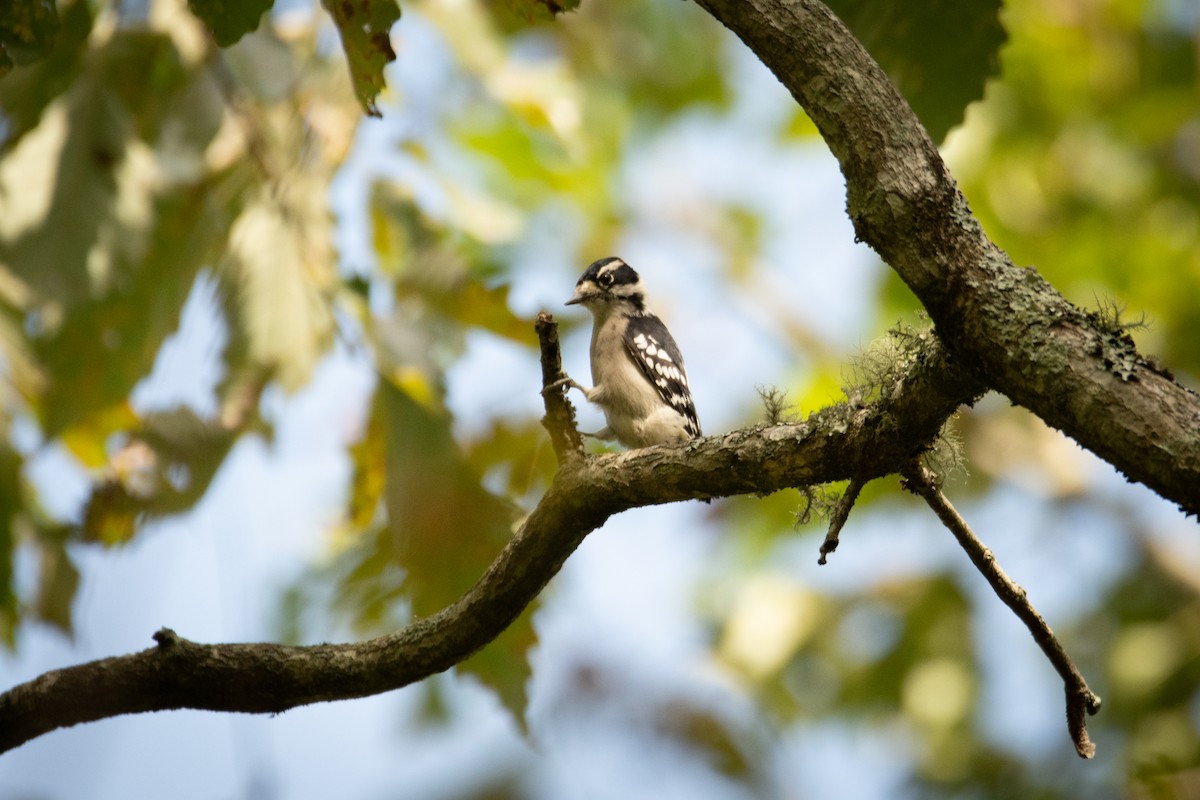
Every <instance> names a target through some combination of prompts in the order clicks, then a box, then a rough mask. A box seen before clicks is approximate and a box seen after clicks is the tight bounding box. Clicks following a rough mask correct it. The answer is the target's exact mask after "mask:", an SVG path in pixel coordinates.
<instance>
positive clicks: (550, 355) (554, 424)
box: [533, 311, 583, 464]
mask: <svg viewBox="0 0 1200 800" xmlns="http://www.w3.org/2000/svg"><path fill="white" fill-rule="evenodd" d="M533 327H534V330H535V331H537V336H538V345H539V347H540V349H541V353H542V398H543V400H544V402H545V404H546V416H545V417H543V418H542V425H543V426H544V427H545V428H546V430H547V431H549V432H550V443H551V444H552V445H554V455H555V456H557V457H558V463H559V464H566V463H568V462H572V461H575V460H578V459H580V458H582V457H583V437H582V436H581V435H580V434H579V429H578V428H577V427H576V426H575V407H574V406H573V405H571V401H570V400H568V399H567V391H566V387H565V386H564V387H563V388H562V389H551V388H550V387H551V385H552V384H554V383H555V382H556V381H558V380H559V379H561V378H562V377H564V375H565V373H564V372H563V368H562V351H561V350H560V349H559V345H558V323H557V322H555V320H554V315H553V314H550V313H547V312H545V311H542V312H541V313H539V314H538V315H537V320H535V321H534V323H533Z"/></svg>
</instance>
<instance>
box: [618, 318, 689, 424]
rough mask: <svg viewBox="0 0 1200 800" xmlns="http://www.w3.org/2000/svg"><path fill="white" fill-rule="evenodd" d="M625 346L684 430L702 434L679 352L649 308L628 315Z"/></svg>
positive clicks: (669, 334)
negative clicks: (678, 418) (682, 421)
mask: <svg viewBox="0 0 1200 800" xmlns="http://www.w3.org/2000/svg"><path fill="white" fill-rule="evenodd" d="M625 349H626V350H628V351H629V355H630V356H631V357H632V358H633V360H634V363H636V364H637V365H638V367H639V368H640V369H641V370H642V372H643V373H644V374H645V376H646V378H647V379H649V381H650V383H651V384H652V385H653V386H654V388H655V390H657V391H658V396H659V397H661V398H662V399H663V402H665V403H667V404H668V405H669V406H671V407H672V408H674V409H675V410H676V411H678V412H679V413H680V414H681V415H682V416H683V418H684V421H685V426H686V428H687V432H688V433H689V434H690V435H691V436H693V437H696V436H702V435H703V434H702V433H701V432H700V420H699V418H698V417H697V416H696V405H695V403H694V402H693V401H692V391H691V389H690V388H689V387H688V379H687V373H686V372H685V371H684V368H683V355H682V354H681V353H680V352H679V346H678V345H676V344H675V339H674V338H672V337H671V333H670V331H668V330H667V326H666V325H664V324H663V322H662V320H660V319H659V318H658V317H656V316H655V315H654V314H652V313H650V312H649V311H644V312H643V313H641V314H638V315H636V316H633V317H631V318H630V320H629V324H628V326H627V327H626V328H625Z"/></svg>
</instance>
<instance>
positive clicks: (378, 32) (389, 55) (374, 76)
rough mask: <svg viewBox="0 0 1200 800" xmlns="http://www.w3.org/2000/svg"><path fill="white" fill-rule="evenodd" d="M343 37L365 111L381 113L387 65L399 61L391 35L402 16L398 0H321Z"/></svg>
mask: <svg viewBox="0 0 1200 800" xmlns="http://www.w3.org/2000/svg"><path fill="white" fill-rule="evenodd" d="M321 5H322V6H324V7H325V10H326V11H328V12H329V14H330V16H332V17H333V21H334V24H335V25H337V29H338V33H339V34H340V35H341V37H342V49H343V50H345V51H346V60H347V61H348V62H349V64H350V80H351V82H352V83H353V84H354V93H355V94H356V95H358V101H359V102H360V103H361V104H362V107H363V110H364V111H366V112H367V113H368V114H369V115H371V116H372V117H378V116H380V113H379V106H377V105H376V103H375V100H376V98H377V97H378V96H379V93H380V92H381V91H383V87H384V78H383V68H384V67H386V66H387V65H388V64H389V63H391V62H392V61H395V60H396V51H395V50H393V49H392V40H391V36H390V34H389V31H391V28H392V24H393V23H394V22H395V21H396V20H398V19H400V6H399V5H398V4H397V3H396V0H321Z"/></svg>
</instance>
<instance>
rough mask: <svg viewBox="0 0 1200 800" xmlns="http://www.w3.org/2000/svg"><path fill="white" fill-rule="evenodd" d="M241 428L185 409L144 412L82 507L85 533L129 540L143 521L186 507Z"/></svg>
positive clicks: (109, 541)
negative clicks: (207, 418)
mask: <svg viewBox="0 0 1200 800" xmlns="http://www.w3.org/2000/svg"><path fill="white" fill-rule="evenodd" d="M241 432H242V431H241V430H239V429H234V428H228V427H225V426H224V425H221V424H220V423H217V422H213V421H210V420H205V419H201V418H200V417H198V416H197V415H196V413H195V412H194V411H192V410H191V409H189V408H184V407H180V408H174V409H172V410H170V411H163V412H158V413H154V414H149V415H147V416H146V417H145V419H143V420H142V424H141V425H140V426H139V427H138V429H137V430H135V431H133V432H131V433H130V434H129V439H128V441H127V442H126V444H125V446H124V447H122V448H121V449H120V450H119V451H117V453H115V454H114V455H113V457H112V458H111V459H110V463H109V469H108V474H107V475H106V477H105V479H104V480H103V481H101V482H100V483H98V484H97V486H96V487H95V489H93V491H92V495H91V497H90V498H89V500H88V504H87V507H86V509H85V510H84V521H83V532H84V537H85V538H86V539H87V540H90V541H99V542H103V543H104V544H117V543H120V542H124V541H127V540H129V539H130V538H132V537H133V534H134V533H135V529H136V525H137V523H138V522H139V521H141V520H143V519H146V518H155V517H163V516H168V515H171V514H180V513H183V512H185V511H188V510H190V509H191V508H192V507H193V506H194V505H195V504H196V503H198V502H199V501H200V499H201V498H202V497H203V496H204V493H205V492H207V491H208V487H209V485H210V484H211V483H212V480H213V478H214V477H215V476H216V474H217V470H218V469H220V467H221V465H222V464H224V463H225V457H226V456H227V455H228V454H229V451H230V449H231V448H232V447H233V444H234V442H236V441H237V437H238V435H239V434H240V433H241Z"/></svg>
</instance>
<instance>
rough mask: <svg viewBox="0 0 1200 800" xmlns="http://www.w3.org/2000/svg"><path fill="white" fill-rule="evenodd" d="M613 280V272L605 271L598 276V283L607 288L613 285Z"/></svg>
mask: <svg viewBox="0 0 1200 800" xmlns="http://www.w3.org/2000/svg"><path fill="white" fill-rule="evenodd" d="M612 282H613V276H612V273H611V272H605V273H603V274H601V275H600V277H598V278H596V283H598V284H600V285H601V286H603V287H604V288H606V289H607V288H608V287H609V286H612Z"/></svg>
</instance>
